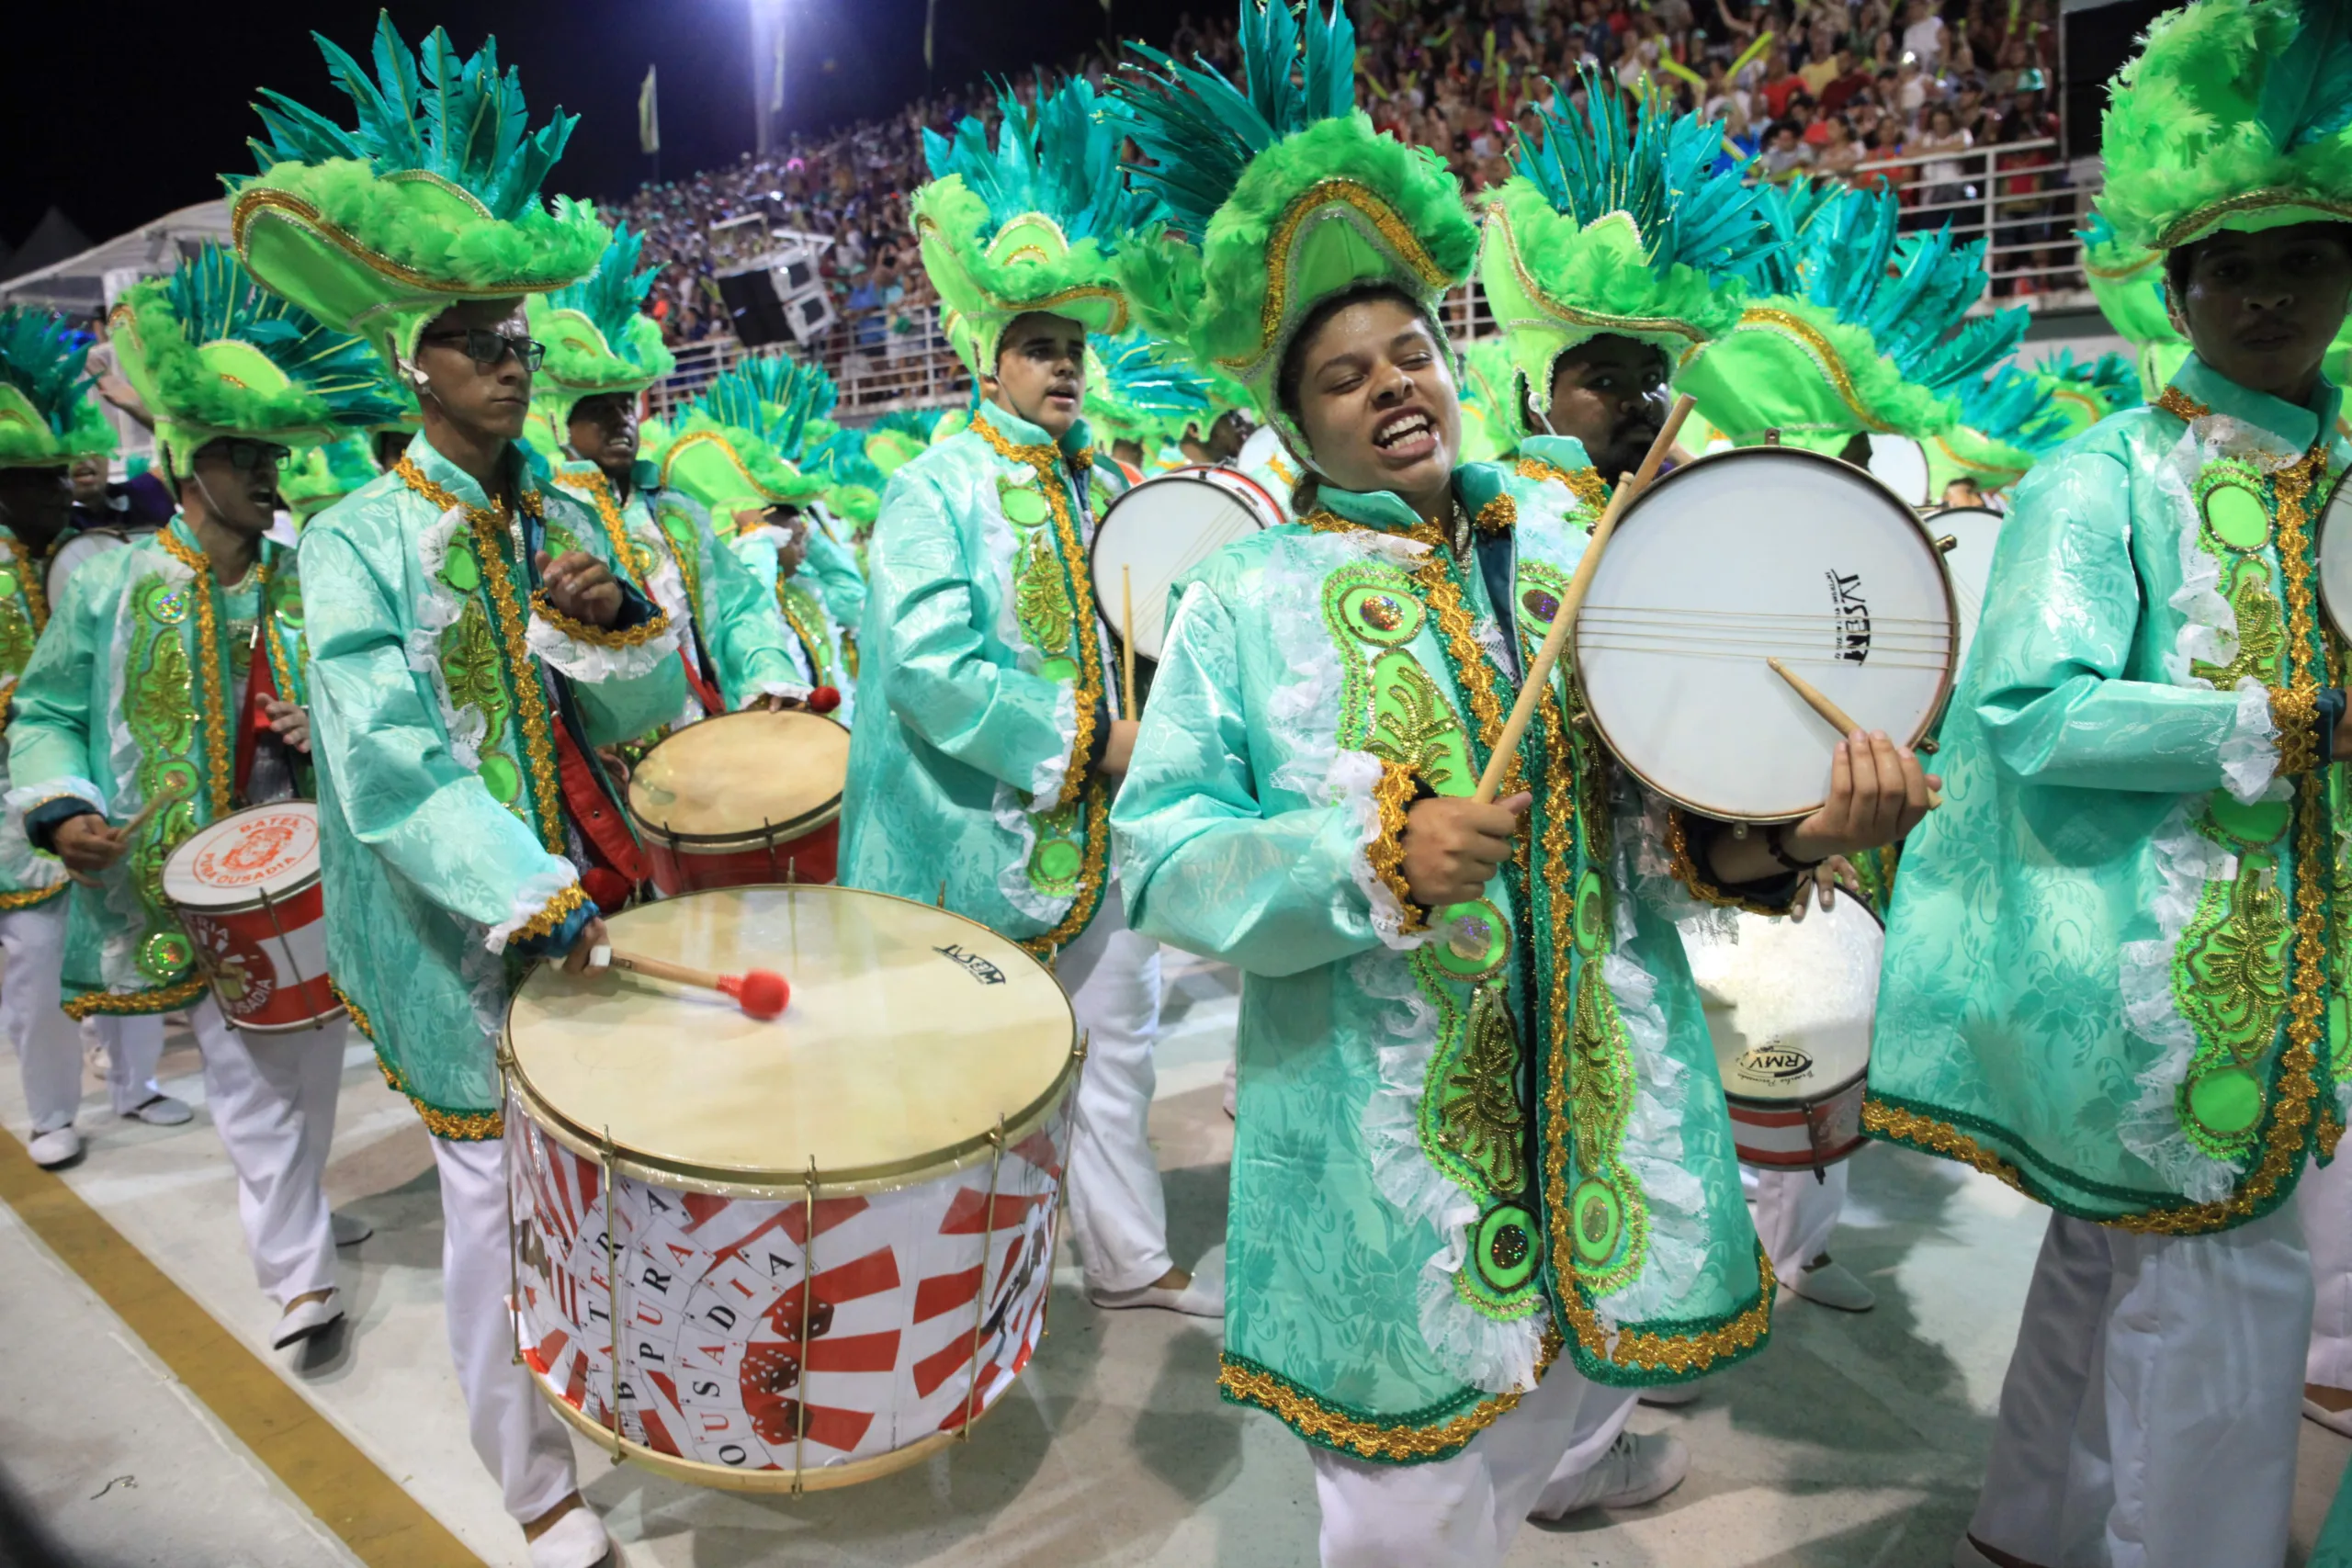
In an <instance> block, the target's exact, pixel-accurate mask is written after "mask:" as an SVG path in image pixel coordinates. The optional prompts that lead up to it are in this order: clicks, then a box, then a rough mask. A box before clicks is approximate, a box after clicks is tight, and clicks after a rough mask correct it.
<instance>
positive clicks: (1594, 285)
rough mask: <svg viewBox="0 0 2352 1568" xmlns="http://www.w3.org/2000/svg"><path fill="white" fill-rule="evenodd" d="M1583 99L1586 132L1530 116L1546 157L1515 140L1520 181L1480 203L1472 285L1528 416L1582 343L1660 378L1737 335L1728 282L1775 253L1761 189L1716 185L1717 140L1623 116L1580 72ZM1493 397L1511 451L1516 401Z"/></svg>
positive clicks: (1645, 113)
mask: <svg viewBox="0 0 2352 1568" xmlns="http://www.w3.org/2000/svg"><path fill="white" fill-rule="evenodd" d="M1583 85H1584V90H1585V94H1586V98H1587V103H1588V105H1589V111H1590V116H1591V118H1590V119H1589V121H1588V120H1587V118H1585V116H1584V115H1581V114H1578V113H1577V111H1576V110H1575V109H1574V108H1571V107H1569V106H1568V104H1567V102H1566V99H1565V97H1563V96H1555V98H1554V103H1553V107H1551V108H1549V109H1544V108H1539V109H1538V110H1537V113H1538V114H1539V115H1540V116H1541V117H1542V119H1543V122H1544V138H1543V146H1542V147H1541V148H1540V149H1539V148H1535V147H1531V146H1530V145H1529V144H1528V142H1527V141H1526V140H1525V139H1524V138H1522V139H1521V142H1520V145H1519V151H1518V153H1517V155H1516V156H1515V157H1514V158H1513V159H1512V167H1513V168H1514V169H1515V170H1517V173H1516V174H1515V175H1513V177H1512V178H1511V179H1510V180H1508V181H1506V182H1505V183H1504V185H1503V186H1502V187H1501V188H1500V189H1499V190H1498V191H1497V192H1496V193H1495V194H1494V195H1493V196H1492V197H1489V198H1487V202H1486V209H1487V217H1486V245H1485V249H1484V250H1483V252H1482V253H1481V254H1480V256H1479V264H1478V280H1479V282H1480V284H1481V285H1483V286H1484V288H1485V289H1486V293H1487V301H1488V303H1489V304H1490V305H1491V306H1492V307H1493V309H1494V312H1495V319H1496V321H1498V323H1499V324H1500V325H1501V327H1502V329H1503V333H1504V334H1505V339H1506V341H1507V342H1508V343H1509V344H1510V351H1511V357H1512V360H1513V372H1514V374H1513V379H1514V381H1515V383H1516V385H1518V386H1519V387H1522V388H1524V389H1525V391H1526V395H1527V401H1528V405H1529V406H1530V407H1532V408H1533V410H1534V411H1535V412H1537V413H1538V414H1539V415H1540V414H1544V413H1546V412H1549V410H1550V408H1551V402H1552V372H1553V369H1554V367H1555V366H1556V365H1557V364H1558V363H1559V359H1560V356H1561V355H1564V354H1566V353H1567V352H1568V351H1569V350H1570V349H1573V348H1575V347H1577V345H1578V344H1583V343H1585V342H1587V341H1588V340H1589V339H1592V338H1595V337H1599V336H1602V335H1604V334H1608V335H1614V336H1619V337H1629V338H1633V339H1634V340H1636V341H1638V342H1641V343H1645V344H1649V345H1650V346H1651V347H1653V348H1655V349H1657V351H1658V352H1659V353H1660V354H1662V355H1665V357H1666V362H1667V365H1668V368H1669V369H1673V368H1679V367H1681V366H1683V365H1685V364H1687V363H1689V362H1690V360H1691V356H1692V355H1695V354H1696V353H1698V351H1699V350H1700V349H1701V348H1702V347H1703V346H1704V345H1705V344H1709V343H1711V342H1713V340H1714V339H1716V338H1719V337H1721V336H1723V335H1724V333H1727V332H1729V331H1731V330H1732V328H1733V327H1734V326H1735V325H1736V324H1737V322H1738V321H1739V309H1740V305H1741V302H1742V296H1743V290H1742V288H1741V286H1740V284H1739V283H1738V281H1737V278H1736V276H1734V275H1736V274H1740V273H1744V272H1747V271H1749V270H1751V269H1753V268H1754V267H1756V266H1757V265H1759V264H1760V262H1761V260H1762V258H1763V257H1764V255H1765V254H1768V253H1769V252H1770V251H1772V250H1774V249H1777V248H1778V247H1779V246H1780V244H1781V239H1780V238H1779V236H1778V235H1776V234H1775V232H1774V231H1773V229H1772V227H1771V224H1770V220H1768V219H1767V217H1766V216H1765V213H1764V210H1763V200H1764V197H1763V195H1762V190H1763V187H1761V186H1753V185H1749V184H1747V182H1746V181H1745V180H1744V179H1742V177H1741V170H1740V169H1738V168H1733V169H1730V170H1727V171H1725V172H1724V173H1723V174H1721V175H1717V174H1715V173H1714V172H1713V168H1714V164H1715V161H1716V159H1717V157H1718V155H1719V154H1720V152H1721V151H1722V148H1723V129H1722V127H1720V126H1716V125H1712V124H1708V123H1706V122H1703V121H1702V120H1700V119H1699V118H1698V117H1696V116H1695V115H1683V116H1680V117H1679V118H1669V117H1668V116H1667V115H1666V114H1664V113H1662V112H1660V110H1659V109H1658V108H1657V106H1656V105H1655V103H1653V102H1652V101H1651V100H1649V99H1647V98H1645V99H1644V100H1642V103H1641V105H1640V107H1639V108H1638V109H1633V108H1631V106H1629V105H1628V104H1627V103H1626V101H1625V100H1624V98H1623V97H1622V96H1619V94H1618V92H1617V90H1616V89H1615V88H1614V87H1613V86H1611V85H1608V84H1607V83H1606V81H1605V80H1604V79H1603V78H1602V77H1601V76H1600V74H1599V73H1595V72H1592V71H1589V70H1588V71H1587V72H1585V73H1584V75H1583ZM1629 113H1630V118H1631V121H1632V123H1631V124H1630V125H1628V123H1627V121H1628V118H1629ZM1496 390H1497V392H1498V397H1497V399H1496V402H1495V407H1494V411H1493V412H1495V413H1497V414H1499V415H1501V416H1502V417H1503V419H1504V420H1505V421H1506V422H1507V427H1508V428H1509V429H1510V430H1511V431H1513V432H1514V433H1515V434H1514V436H1513V439H1514V440H1515V439H1516V437H1517V436H1518V435H1524V434H1530V433H1529V432H1527V431H1523V430H1520V429H1519V428H1518V427H1519V423H1520V400H1519V397H1518V396H1517V394H1516V393H1511V394H1509V395H1503V394H1502V389H1499V388H1498V389H1496Z"/></svg>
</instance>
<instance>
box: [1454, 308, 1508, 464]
mask: <svg viewBox="0 0 2352 1568" xmlns="http://www.w3.org/2000/svg"><path fill="white" fill-rule="evenodd" d="M1455 379H1456V381H1457V383H1458V384H1459V385H1460V386H1461V388H1462V460H1463V461H1464V462H1465V463H1487V462H1493V461H1495V460H1497V459H1498V458H1503V457H1510V455H1511V454H1512V453H1513V452H1516V451H1517V450H1519V443H1520V441H1521V438H1522V434H1523V433H1522V432H1521V430H1520V428H1519V415H1518V413H1517V412H1514V411H1511V410H1510V409H1508V408H1507V407H1506V406H1505V404H1506V400H1513V399H1516V398H1517V396H1518V385H1519V369H1518V366H1517V363H1516V362H1515V361H1514V360H1513V359H1512V357H1511V345H1510V339H1508V338H1499V337H1482V338H1479V339H1477V340H1476V342H1474V343H1472V344H1469V345H1468V346H1467V347H1465V348H1464V349H1463V350H1462V373H1461V374H1460V375H1459V376H1458V377H1456V378H1455Z"/></svg>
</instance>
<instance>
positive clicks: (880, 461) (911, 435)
mask: <svg viewBox="0 0 2352 1568" xmlns="http://www.w3.org/2000/svg"><path fill="white" fill-rule="evenodd" d="M945 412H946V411H945V410H944V409H893V410H891V411H890V412H888V413H886V414H883V415H881V416H880V417H878V418H877V419H876V420H875V422H874V423H872V424H869V425H867V426H866V427H865V442H864V451H865V458H866V461H868V462H870V463H872V464H873V465H874V467H875V468H876V470H877V471H878V472H880V474H881V475H882V477H883V478H884V479H888V478H889V477H890V476H891V475H892V474H895V473H897V472H898V471H899V469H900V468H904V467H905V466H906V465H907V464H909V463H911V462H913V461H914V460H915V459H916V458H917V457H922V455H923V454H924V453H925V452H927V451H929V450H930V449H931V446H932V442H933V438H934V436H935V435H936V434H937V432H938V429H939V426H940V423H941V421H942V420H943V418H944V415H945Z"/></svg>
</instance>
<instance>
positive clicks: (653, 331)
mask: <svg viewBox="0 0 2352 1568" xmlns="http://www.w3.org/2000/svg"><path fill="white" fill-rule="evenodd" d="M643 244H644V239H643V236H641V235H639V234H633V233H631V232H630V231H629V227H628V224H626V223H623V224H621V225H619V226H618V227H616V228H615V229H614V231H613V238H612V243H610V244H608V245H606V246H605V254H604V255H603V256H601V257H599V258H598V259H597V262H596V270H595V271H594V272H592V273H590V274H589V275H588V276H586V277H584V278H582V279H581V280H580V281H579V282H578V283H573V284H567V285H566V286H565V287H563V288H558V289H554V290H552V291H550V292H548V293H546V294H534V295H532V296H531V298H530V299H529V300H528V301H527V304H526V309H527V310H528V311H529V313H530V319H531V335H532V336H533V337H534V338H537V340H538V341H539V342H540V343H541V344H545V345H546V347H547V351H548V356H547V362H546V363H545V364H543V365H541V366H540V367H539V371H538V374H537V376H535V377H533V378H532V379H531V401H532V402H533V403H535V404H537V408H538V411H539V412H542V413H544V414H545V415H546V417H547V421H548V424H549V425H550V426H551V427H552V428H553V429H554V431H555V434H556V438H557V440H558V441H559V442H560V441H561V440H563V439H564V436H565V432H566V430H567V428H568V427H569V426H570V424H571V410H572V406H573V405H574V404H576V403H578V402H579V401H580V400H581V399H582V398H593V397H597V396H600V395H602V394H604V393H607V392H622V393H626V394H628V395H629V396H631V397H634V396H636V395H637V394H638V393H639V392H641V391H643V390H645V389H646V388H648V387H650V386H651V385H653V383H654V382H656V381H659V380H660V379H662V377H664V376H667V375H668V374H670V372H671V371H673V370H674V369H676V368H677V367H678V358H677V355H673V354H672V353H671V352H670V350H669V348H668V347H667V346H666V345H665V344H663V343H662V327H661V324H660V323H659V322H657V321H654V320H653V318H652V317H650V316H648V315H646V314H644V313H643V311H642V310H640V309H639V307H641V306H642V305H643V304H644V303H645V296H646V295H647V294H648V293H649V292H650V290H651V289H652V288H653V276H654V274H655V273H656V272H658V271H660V270H661V269H660V268H659V267H648V268H647V269H646V270H645V271H643V272H639V271H638V270H637V261H638V254H639V251H640V249H641V248H642V246H643Z"/></svg>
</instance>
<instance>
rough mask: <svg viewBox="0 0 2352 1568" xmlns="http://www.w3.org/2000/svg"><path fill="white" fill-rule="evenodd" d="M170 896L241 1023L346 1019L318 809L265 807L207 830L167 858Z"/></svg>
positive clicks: (255, 1026) (267, 1028)
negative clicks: (331, 941)
mask: <svg viewBox="0 0 2352 1568" xmlns="http://www.w3.org/2000/svg"><path fill="white" fill-rule="evenodd" d="M164 897H165V898H167V899H169V900H170V901H171V904H172V907H173V908H174V909H175V910H176V911H177V912H178V914H179V918H180V924H181V925H182V926H183V927H185V928H186V929H187V935H188V940H189V942H191V943H193V944H194V945H195V948H196V955H197V962H198V964H201V965H202V966H203V969H204V972H205V974H206V976H208V977H209V979H210V980H211V982H212V995H213V997H214V998H215V999H216V1000H218V1001H219V1002H220V1011H221V1013H222V1014H223V1015H224V1016H225V1017H227V1019H228V1021H230V1022H231V1023H233V1024H235V1025H236V1026H237V1027H238V1028H240V1029H243V1030H247V1031H250V1032H253V1033H255V1034H279V1033H285V1032H288V1031H292V1030H298V1029H316V1028H318V1027H320V1026H321V1025H322V1024H324V1023H326V1022H327V1021H329V1020H331V1019H334V1018H337V1017H339V1016H341V1014H342V1012H343V1004H342V1003H341V1002H340V1001H338V1000H336V999H335V994H334V986H333V984H332V983H331V982H330V981H329V980H328V978H327V934H326V933H327V928H326V906H325V898H324V895H323V893H322V889H321V887H320V886H319V810H318V807H315V806H313V805H311V803H310V802H309V801H307V800H288V801H284V802H281V803H280V804H278V805H276V806H255V807H249V808H248V809H246V810H243V811H240V812H238V813H236V814H235V815H234V816H232V817H224V818H221V819H220V821H218V822H215V823H213V824H212V825H211V826H210V827H209V828H201V829H198V830H197V831H196V833H195V834H193V835H192V836H190V837H189V838H188V839H187V840H186V841H184V842H183V843H182V844H181V845H180V847H179V848H178V849H176V850H174V851H173V852H172V856H171V859H170V860H169V861H167V862H165V863H164Z"/></svg>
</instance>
